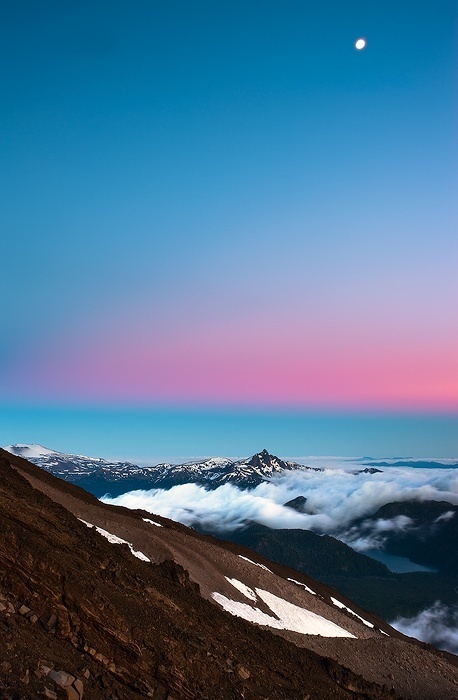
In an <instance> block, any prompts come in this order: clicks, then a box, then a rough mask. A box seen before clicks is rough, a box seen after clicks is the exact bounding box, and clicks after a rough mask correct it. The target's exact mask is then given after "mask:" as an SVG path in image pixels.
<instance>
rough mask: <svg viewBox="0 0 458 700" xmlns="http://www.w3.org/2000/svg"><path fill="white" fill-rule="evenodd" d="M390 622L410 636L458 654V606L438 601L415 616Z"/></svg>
mask: <svg viewBox="0 0 458 700" xmlns="http://www.w3.org/2000/svg"><path fill="white" fill-rule="evenodd" d="M390 624H391V625H392V626H393V627H395V628H396V629H397V630H399V632H402V633H403V634H406V635H407V636H408V637H415V638H416V639H420V640H421V641H422V642H428V644H432V645H433V646H435V647H438V648H439V649H444V650H445V651H450V652H451V653H452V654H458V606H452V607H447V606H446V605H443V604H442V603H439V602H436V603H434V605H433V606H432V607H430V608H428V609H427V610H423V611H422V612H420V613H419V614H418V615H416V616H415V617H410V618H406V617H399V618H397V619H396V620H394V622H391V623H390Z"/></svg>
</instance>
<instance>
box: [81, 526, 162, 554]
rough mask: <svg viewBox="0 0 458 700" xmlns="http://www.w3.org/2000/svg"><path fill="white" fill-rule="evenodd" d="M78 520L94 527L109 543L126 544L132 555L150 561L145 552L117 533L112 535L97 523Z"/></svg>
mask: <svg viewBox="0 0 458 700" xmlns="http://www.w3.org/2000/svg"><path fill="white" fill-rule="evenodd" d="M78 520H79V521H80V522H82V523H84V524H85V525H86V526H87V527H95V529H96V530H97V532H98V533H99V535H102V537H105V538H106V539H107V540H108V542H111V544H127V546H128V547H129V549H130V551H131V552H132V554H133V555H134V557H137V559H141V560H142V561H148V562H150V561H151V559H148V557H147V556H146V554H143V552H139V551H137V550H136V549H134V548H133V545H132V544H131V543H130V542H128V541H127V540H123V539H122V538H121V537H118V536H117V535H113V534H112V533H111V532H108V530H104V529H103V528H101V527H98V526H97V525H93V524H92V523H88V522H87V521H86V520H83V519H82V518H78Z"/></svg>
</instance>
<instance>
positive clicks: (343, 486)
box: [102, 467, 458, 549]
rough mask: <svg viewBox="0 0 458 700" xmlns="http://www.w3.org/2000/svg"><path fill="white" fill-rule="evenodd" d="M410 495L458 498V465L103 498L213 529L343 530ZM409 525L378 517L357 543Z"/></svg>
mask: <svg viewBox="0 0 458 700" xmlns="http://www.w3.org/2000/svg"><path fill="white" fill-rule="evenodd" d="M347 468H348V467H347ZM297 496H304V497H306V499H307V501H306V511H307V512H306V513H299V512H297V511H295V510H293V509H291V508H287V507H284V505H283V504H284V503H286V502H288V501H290V500H292V499H294V498H296V497H297ZM413 499H417V500H435V501H448V502H449V503H452V504H458V470H453V469H441V470H434V469H413V468H410V467H405V468H394V467H391V468H387V469H385V470H384V471H383V472H382V473H377V474H354V473H351V472H349V471H346V470H344V469H325V470H324V471H322V472H314V471H292V472H284V473H283V474H281V475H279V476H277V477H276V478H274V479H272V480H270V481H269V482H264V483H262V484H260V485H259V486H257V487H256V488H253V489H250V490H242V489H239V488H238V487H237V486H233V485H230V484H226V485H224V486H221V487H219V488H217V489H214V490H207V489H205V488H204V487H202V486H198V485H197V484H184V485H180V486H175V487H173V488H171V489H169V490H164V489H153V490H151V491H131V492H130V493H126V494H123V495H121V496H119V497H117V498H109V497H105V498H104V499H102V500H104V501H105V502H107V503H113V504H116V505H122V506H125V507H127V508H132V509H141V510H146V511H148V512H150V513H155V514H158V515H162V516H164V517H167V518H171V519H172V520H177V521H179V522H181V523H183V524H184V525H188V526H193V525H199V526H200V527H203V528H208V529H211V530H213V531H220V532H224V531H228V530H232V529H235V528H239V527H242V526H243V524H244V522H245V521H247V520H254V521H255V522H258V523H260V524H262V525H267V526H269V527H272V528H298V529H312V530H314V531H316V532H319V533H328V534H331V533H337V532H339V531H342V528H345V526H346V525H347V524H348V523H349V522H350V521H351V520H353V519H354V518H359V517H364V516H366V515H371V514H373V513H374V512H375V511H376V510H377V509H378V508H380V507H381V506H382V505H385V504H386V503H390V502H392V501H408V500H413ZM409 526H410V523H409V519H408V518H404V516H401V518H394V519H392V520H383V521H382V520H380V521H379V522H378V529H377V530H376V531H375V532H374V541H373V542H368V543H366V545H365V544H364V543H361V546H360V549H364V548H368V547H369V546H374V543H375V546H377V542H378V541H381V540H380V538H383V533H384V532H385V533H386V532H387V531H388V530H390V529H397V530H399V528H401V529H402V528H408V527H409ZM377 538H378V539H377ZM352 546H355V545H354V544H353V543H352Z"/></svg>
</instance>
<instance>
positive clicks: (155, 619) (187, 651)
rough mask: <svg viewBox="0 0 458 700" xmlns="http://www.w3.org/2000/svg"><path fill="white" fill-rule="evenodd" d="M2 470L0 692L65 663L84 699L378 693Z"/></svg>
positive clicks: (24, 687)
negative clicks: (0, 644) (233, 612)
mask: <svg viewBox="0 0 458 700" xmlns="http://www.w3.org/2000/svg"><path fill="white" fill-rule="evenodd" d="M0 476H1V483H2V489H1V501H0V506H1V510H0V512H1V526H2V534H3V537H2V542H1V544H0V572H1V578H0V581H1V584H0V585H1V595H2V601H3V602H2V607H4V608H5V609H4V610H3V611H2V613H0V629H1V630H2V638H3V639H6V648H4V649H3V650H2V666H1V669H2V675H1V678H2V680H1V682H2V684H3V686H4V696H6V694H7V693H9V695H10V696H11V697H15V694H19V695H20V697H37V696H38V694H39V693H40V692H45V691H44V689H45V688H46V687H48V688H49V690H50V691H51V693H53V692H55V691H57V690H58V689H59V687H60V686H59V684H58V683H55V682H54V680H53V678H55V677H56V674H55V673H54V671H57V670H63V671H64V672H65V674H67V678H68V674H71V676H72V677H74V678H75V679H79V680H80V681H81V682H82V683H83V685H84V697H85V698H110V697H113V698H140V697H146V696H149V697H153V698H156V699H158V698H172V697H173V698H176V699H177V700H178V699H180V698H242V697H245V698H262V697H266V698H267V697H269V698H303V697H304V694H307V693H308V694H309V695H312V696H313V697H314V698H315V697H316V698H323V699H324V698H336V700H337V698H339V699H340V698H342V699H343V698H350V697H358V698H367V697H374V698H376V697H380V698H382V697H387V694H386V693H383V691H381V690H380V689H379V688H377V687H375V686H374V687H372V686H370V685H369V684H367V682H364V681H363V680H362V679H359V678H358V677H356V676H354V674H352V673H351V672H347V671H345V670H344V669H342V668H341V667H339V666H338V664H336V663H335V662H332V661H330V660H326V659H321V658H320V657H319V656H317V655H316V654H314V653H313V652H306V653H304V651H302V652H299V650H298V649H297V648H296V647H294V646H293V645H292V644H290V643H288V642H287V641H286V640H283V639H281V638H279V637H276V636H274V635H273V634H271V633H269V632H266V631H264V630H261V629H260V628H257V627H255V626H253V625H250V624H249V623H247V622H245V621H243V620H239V619H238V618H234V617H232V616H230V615H228V614H226V613H224V612H222V611H220V610H219V609H218V607H217V606H216V605H212V604H211V603H209V602H208V601H206V600H204V599H203V598H201V596H200V595H199V591H198V587H197V585H196V584H193V583H192V582H190V581H189V576H188V575H187V573H186V572H185V571H184V570H183V569H182V568H181V567H180V566H179V565H177V564H175V563H173V562H164V563H163V564H161V565H157V566H152V565H151V564H147V563H145V562H142V561H140V560H137V559H136V558H135V557H132V555H131V553H130V552H129V549H128V547H127V546H126V545H124V546H121V547H113V545H112V544H110V543H109V542H107V541H106V540H104V539H103V538H102V537H101V536H100V535H98V534H97V533H96V532H94V531H93V530H92V529H89V528H87V527H86V526H85V525H84V524H82V523H79V522H78V521H77V520H75V518H74V517H73V516H72V515H71V514H70V513H69V512H68V511H66V510H65V509H64V508H63V507H61V506H59V505H57V504H55V503H53V502H52V501H51V500H50V499H49V498H47V497H46V496H44V495H43V494H41V493H39V492H38V491H36V490H34V489H32V488H31V487H30V485H29V484H28V483H27V482H26V481H25V479H22V478H21V477H20V476H19V475H18V474H17V473H15V472H13V471H12V470H11V468H10V467H9V465H8V464H7V463H6V462H5V460H0ZM29 609H30V611H31V612H32V616H30V615H29ZM266 658H267V659H268V658H271V659H275V664H273V663H267V664H266ZM48 668H51V669H54V670H53V671H51V674H49V673H47V669H48ZM85 669H87V670H88V671H89V678H86V676H87V675H88V674H87V671H86V670H85ZM61 676H62V674H61ZM61 679H62V678H61ZM58 680H59V679H58ZM345 686H348V687H350V686H351V687H352V688H354V690H355V691H356V692H353V691H349V690H345ZM69 687H70V686H69ZM72 687H73V689H75V687H76V691H78V684H77V683H76V681H73V683H72ZM80 687H81V686H80ZM6 688H11V690H6ZM65 692H66V694H67V696H68V697H70V698H71V697H72V692H73V691H71V692H69V693H67V691H65ZM19 695H18V696H19ZM48 697H52V695H51V696H48Z"/></svg>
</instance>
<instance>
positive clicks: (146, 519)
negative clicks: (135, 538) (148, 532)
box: [142, 518, 163, 527]
mask: <svg viewBox="0 0 458 700" xmlns="http://www.w3.org/2000/svg"><path fill="white" fill-rule="evenodd" d="M142 520H143V522H144V523H150V524H151V525H156V527H163V525H161V524H160V523H155V522H154V520H149V518H142Z"/></svg>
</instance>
